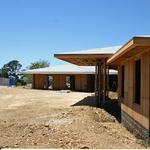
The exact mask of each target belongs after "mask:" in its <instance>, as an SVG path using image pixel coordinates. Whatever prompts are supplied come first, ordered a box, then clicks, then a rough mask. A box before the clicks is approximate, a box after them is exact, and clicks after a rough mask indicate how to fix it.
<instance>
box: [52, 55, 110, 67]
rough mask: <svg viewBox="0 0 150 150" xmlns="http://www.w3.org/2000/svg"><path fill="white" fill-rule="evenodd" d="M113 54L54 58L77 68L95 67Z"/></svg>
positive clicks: (58, 56)
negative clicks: (77, 66)
mask: <svg viewBox="0 0 150 150" xmlns="http://www.w3.org/2000/svg"><path fill="white" fill-rule="evenodd" d="M112 55H113V54H112V53H110V54H54V57H56V58H58V59H61V60H64V61H67V62H69V63H72V64H76V65H79V66H95V65H96V64H97V63H98V62H100V61H102V60H104V59H108V58H109V57H111V56H112Z"/></svg>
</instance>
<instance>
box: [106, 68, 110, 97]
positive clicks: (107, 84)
mask: <svg viewBox="0 0 150 150" xmlns="http://www.w3.org/2000/svg"><path fill="white" fill-rule="evenodd" d="M106 68H107V69H106V96H107V97H108V96H109V67H108V66H107V67H106Z"/></svg>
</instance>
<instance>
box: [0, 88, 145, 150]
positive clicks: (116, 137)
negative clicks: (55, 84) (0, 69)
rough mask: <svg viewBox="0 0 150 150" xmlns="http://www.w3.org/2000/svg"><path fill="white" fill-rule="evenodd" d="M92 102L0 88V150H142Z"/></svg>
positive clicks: (82, 96) (75, 95) (74, 95)
mask: <svg viewBox="0 0 150 150" xmlns="http://www.w3.org/2000/svg"><path fill="white" fill-rule="evenodd" d="M94 102H95V101H94V100H93V99H92V97H91V93H81V92H71V93H62V92H60V91H46V90H31V89H21V88H7V87H0V147H1V148H95V149H97V148H145V147H144V145H143V144H142V141H141V140H139V139H136V138H135V136H134V135H133V134H131V133H130V132H129V131H128V130H127V129H126V128H125V127H124V126H123V125H122V124H120V123H119V122H118V121H117V119H116V118H115V117H114V116H112V115H110V114H109V113H108V112H106V111H105V110H104V109H100V108H96V107H93V106H94V105H95V103H94ZM91 104H93V106H90V105H91ZM88 105H89V106H88Z"/></svg>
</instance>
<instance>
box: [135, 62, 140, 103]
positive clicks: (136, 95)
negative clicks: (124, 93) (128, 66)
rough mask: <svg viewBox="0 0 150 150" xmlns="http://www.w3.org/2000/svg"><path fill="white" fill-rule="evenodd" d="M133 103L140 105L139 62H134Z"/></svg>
mask: <svg viewBox="0 0 150 150" xmlns="http://www.w3.org/2000/svg"><path fill="white" fill-rule="evenodd" d="M135 103H137V104H140V103H141V60H137V61H135Z"/></svg>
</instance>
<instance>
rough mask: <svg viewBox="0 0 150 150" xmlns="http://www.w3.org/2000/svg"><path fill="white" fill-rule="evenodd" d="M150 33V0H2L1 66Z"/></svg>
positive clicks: (0, 26)
mask: <svg viewBox="0 0 150 150" xmlns="http://www.w3.org/2000/svg"><path fill="white" fill-rule="evenodd" d="M135 35H150V0H0V67H2V66H3V64H5V63H7V62H8V61H10V60H12V59H17V60H19V61H20V62H21V63H22V64H23V68H25V67H26V66H28V65H29V64H30V63H31V62H34V61H36V60H39V59H46V60H49V61H50V62H51V65H52V66H54V65H58V64H62V63H63V62H61V61H58V60H56V59H54V58H53V57H52V55H53V54H54V53H62V52H66V51H73V50H80V49H81V50H82V49H90V48H98V47H107V46H114V45H121V44H124V43H125V42H127V41H128V40H129V39H130V38H131V37H132V36H135Z"/></svg>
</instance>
